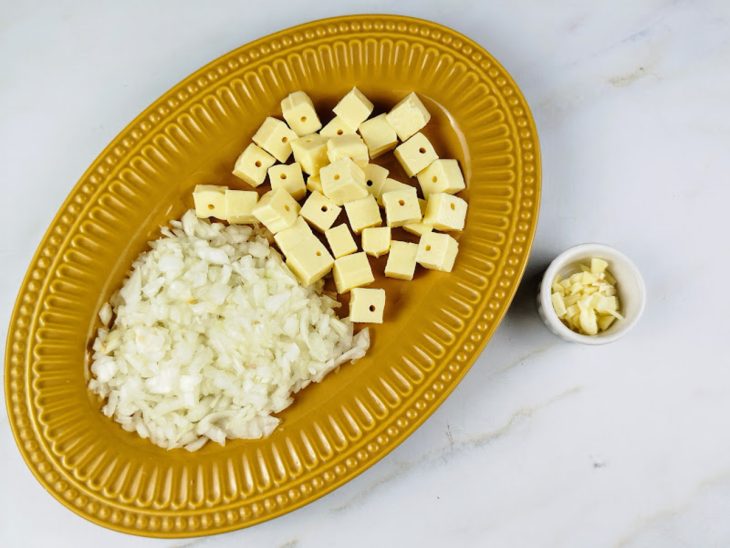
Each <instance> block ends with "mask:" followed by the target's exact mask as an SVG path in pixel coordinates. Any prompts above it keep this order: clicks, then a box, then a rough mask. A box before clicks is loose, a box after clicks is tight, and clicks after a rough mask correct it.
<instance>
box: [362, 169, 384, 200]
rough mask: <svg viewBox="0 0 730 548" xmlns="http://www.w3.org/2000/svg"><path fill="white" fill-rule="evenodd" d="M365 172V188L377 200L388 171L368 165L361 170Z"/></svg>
mask: <svg viewBox="0 0 730 548" xmlns="http://www.w3.org/2000/svg"><path fill="white" fill-rule="evenodd" d="M363 171H364V172H365V186H366V187H368V192H370V194H372V195H373V196H375V198H377V197H378V196H380V188H381V187H382V186H383V184H384V183H385V180H386V179H387V178H388V170H387V169H385V168H384V167H382V166H379V165H378V164H368V165H366V166H365V167H364V168H363Z"/></svg>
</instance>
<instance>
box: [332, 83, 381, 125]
mask: <svg viewBox="0 0 730 548" xmlns="http://www.w3.org/2000/svg"><path fill="white" fill-rule="evenodd" d="M332 110H333V111H334V113H335V114H336V115H337V116H338V117H339V118H341V119H342V121H343V122H345V123H346V124H347V125H348V126H350V127H352V128H357V127H359V126H360V124H362V123H363V122H364V121H365V120H367V119H368V116H370V113H371V112H372V111H373V104H372V103H371V102H370V101H369V100H368V98H367V97H365V95H364V94H363V93H362V92H361V91H360V90H359V89H357V88H352V89H351V90H350V92H349V93H348V94H347V95H345V96H344V97H343V98H342V99H340V102H339V103H337V105H336V106H335V108H333V109H332Z"/></svg>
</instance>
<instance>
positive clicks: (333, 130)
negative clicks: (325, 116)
mask: <svg viewBox="0 0 730 548" xmlns="http://www.w3.org/2000/svg"><path fill="white" fill-rule="evenodd" d="M356 129H357V128H353V127H350V126H348V125H347V123H345V121H344V120H343V119H342V118H340V117H339V116H335V117H334V118H332V120H330V121H329V122H328V123H327V125H325V126H324V127H323V128H322V129H321V130H320V131H319V134H320V135H321V136H322V137H327V138H332V137H338V136H340V135H355V134H356V131H355V130H356Z"/></svg>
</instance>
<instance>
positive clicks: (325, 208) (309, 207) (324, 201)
mask: <svg viewBox="0 0 730 548" xmlns="http://www.w3.org/2000/svg"><path fill="white" fill-rule="evenodd" d="M340 211H342V208H341V207H339V206H338V205H337V204H336V203H334V202H333V201H332V200H330V199H329V198H327V197H326V196H323V195H322V194H320V193H319V192H317V191H316V190H315V191H314V192H312V193H311V194H310V195H309V197H308V198H307V201H306V202H304V206H302V212H301V215H302V217H304V218H305V219H306V220H307V221H309V223H310V224H311V225H313V226H314V227H315V228H316V229H317V230H319V231H320V232H324V231H325V230H327V229H329V228H330V227H331V226H332V225H333V224H334V223H335V219H337V217H338V216H339V214H340Z"/></svg>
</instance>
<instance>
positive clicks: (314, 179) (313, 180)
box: [307, 175, 322, 194]
mask: <svg viewBox="0 0 730 548" xmlns="http://www.w3.org/2000/svg"><path fill="white" fill-rule="evenodd" d="M307 190H308V191H309V192H319V193H320V194H322V181H321V180H320V178H319V175H310V176H309V177H307Z"/></svg>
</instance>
